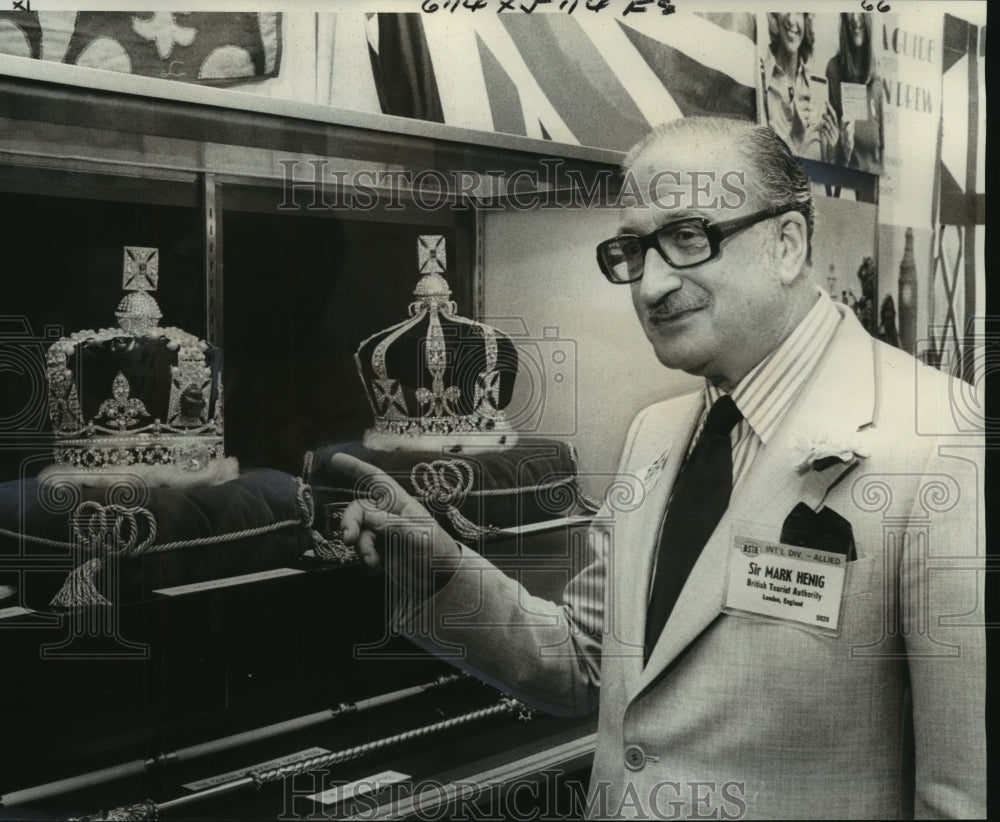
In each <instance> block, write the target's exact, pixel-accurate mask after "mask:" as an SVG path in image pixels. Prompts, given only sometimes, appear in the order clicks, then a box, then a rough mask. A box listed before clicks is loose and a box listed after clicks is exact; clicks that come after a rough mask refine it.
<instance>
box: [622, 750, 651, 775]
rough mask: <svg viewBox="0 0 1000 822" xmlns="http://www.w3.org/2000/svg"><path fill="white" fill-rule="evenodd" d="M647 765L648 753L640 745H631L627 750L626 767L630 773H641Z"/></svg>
mask: <svg viewBox="0 0 1000 822" xmlns="http://www.w3.org/2000/svg"><path fill="white" fill-rule="evenodd" d="M645 764H646V753H645V751H643V749H642V748H640V747H639V746H638V745H629V746H628V747H627V748H626V749H625V767H626V768H628V769H629V770H630V771H641V770H642V766H643V765H645Z"/></svg>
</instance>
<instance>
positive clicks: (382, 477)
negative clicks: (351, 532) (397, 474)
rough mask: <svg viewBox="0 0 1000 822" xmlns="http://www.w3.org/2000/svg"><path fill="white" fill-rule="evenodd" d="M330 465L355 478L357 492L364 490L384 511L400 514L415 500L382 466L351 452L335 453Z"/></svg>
mask: <svg viewBox="0 0 1000 822" xmlns="http://www.w3.org/2000/svg"><path fill="white" fill-rule="evenodd" d="M330 467H331V468H332V469H333V470H334V471H339V472H340V473H342V474H344V475H345V476H347V477H350V478H351V479H352V480H354V489H353V490H354V491H355V493H356V494H357V493H358V492H364V496H366V497H368V498H370V499H371V500H372V502H373V503H374V504H375V505H376V506H377V507H378V508H379V509H380V510H382V511H386V512H388V513H390V514H400V513H402V511H403V509H404V508H405V507H406V505H407V503H410V502H412V501H413V500H412V499H411V497H410V495H409V494H408V493H406V491H405V490H404V489H403V486H401V485H400V484H399V483H398V482H396V480H394V479H393V478H392V477H390V476H389V475H388V474H387V473H385V471H383V470H382V469H381V468H377V467H375V466H374V465H371V464H370V463H367V462H364V461H363V460H359V459H358V458H357V457H352V456H351V455H350V454H334V455H333V456H331V457H330Z"/></svg>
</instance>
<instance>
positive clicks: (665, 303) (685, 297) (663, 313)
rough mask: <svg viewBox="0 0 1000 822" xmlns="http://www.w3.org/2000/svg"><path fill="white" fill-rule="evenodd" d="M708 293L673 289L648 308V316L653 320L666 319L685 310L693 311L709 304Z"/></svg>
mask: <svg viewBox="0 0 1000 822" xmlns="http://www.w3.org/2000/svg"><path fill="white" fill-rule="evenodd" d="M708 302H709V298H708V294H707V293H706V292H704V291H697V292H688V291H684V290H683V289H681V290H680V291H671V292H670V293H669V294H664V295H663V296H662V297H660V299H659V300H657V301H656V302H655V303H653V305H651V306H650V307H649V308H647V309H646V316H647V317H648V318H649V319H650V320H653V321H654V322H655V321H656V320H665V319H669V318H670V317H672V316H674V315H676V314H680V313H681V312H683V311H692V310H694V309H696V308H704V307H705V306H706V305H708Z"/></svg>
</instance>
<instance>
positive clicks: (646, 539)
mask: <svg viewBox="0 0 1000 822" xmlns="http://www.w3.org/2000/svg"><path fill="white" fill-rule="evenodd" d="M702 397H703V392H701V391H696V392H694V393H692V394H690V395H688V396H686V397H682V398H681V399H679V400H677V403H678V404H679V407H678V408H676V410H675V413H674V414H673V415H672V416H671V418H670V419H669V420H668V421H667V424H666V425H665V426H663V427H662V428H661V429H660V439H661V440H662V442H663V444H664V448H665V449H666V451H665V453H664V454H663V455H662V456H661V457H660V458H661V459H663V460H664V463H663V468H662V469H661V470H660V471H659V473H658V474H657V475H656V476H655V477H652V478H650V479H649V480H648V481H645V482H644V484H643V490H644V493H645V494H646V498H645V499H644V500H643V503H642V505H641V506H639V508H637V509H636V510H635V511H634V512H633V513H630V514H628V515H625V516H622V517H620V518H619V520H618V525H617V526H616V529H615V541H616V544H617V545H618V546H619V547H618V549H617V550H618V551H619V557H620V561H619V562H616V563H615V565H616V567H617V569H618V573H619V575H620V579H621V586H620V588H618V590H617V597H618V602H620V603H622V607H620V608H618V609H616V610H617V611H618V613H620V614H621V618H622V620H623V624H622V636H623V638H624V639H625V641H626V642H629V643H630V644H632V645H633V646H635V647H634V651H635V653H634V655H632V654H630V659H631V669H632V670H631V674H632V675H631V677H630V680H631V681H633V682H634V681H635V680H636V679H638V677H639V674H640V673H641V672H642V649H643V636H644V633H645V630H646V599H647V593H648V592H649V582H650V577H651V576H652V573H653V562H654V560H655V558H656V554H657V550H658V548H659V541H660V528H661V526H662V523H663V517H664V516H665V515H666V511H667V500H668V499H669V498H670V491H671V489H672V488H673V486H674V481H675V480H676V478H677V472H678V471H679V469H680V466H681V463H682V462H683V461H684V455H685V453H686V451H687V446H688V442H689V440H690V438H691V433H692V431H693V430H694V427H695V425H696V424H697V422H698V418H699V416H700V415H701V411H702ZM640 470H641V468H640ZM640 479H642V478H641V477H640Z"/></svg>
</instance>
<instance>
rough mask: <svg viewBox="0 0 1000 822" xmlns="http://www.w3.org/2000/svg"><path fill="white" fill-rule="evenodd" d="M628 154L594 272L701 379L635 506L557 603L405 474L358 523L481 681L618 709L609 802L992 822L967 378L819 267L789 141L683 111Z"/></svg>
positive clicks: (644, 429)
mask: <svg viewBox="0 0 1000 822" xmlns="http://www.w3.org/2000/svg"><path fill="white" fill-rule="evenodd" d="M626 169H627V171H628V172H629V173H631V174H632V175H633V176H634V178H635V179H636V180H637V181H639V182H640V184H641V185H642V186H643V187H644V188H643V191H644V193H645V194H648V195H649V196H648V197H647V198H645V199H644V201H642V202H639V201H636V202H635V203H634V204H632V205H630V206H628V207H626V208H624V209H623V210H622V215H621V226H620V230H619V234H618V235H617V236H616V237H614V238H612V239H611V240H608V241H606V242H604V243H601V245H600V246H599V248H598V260H599V263H600V266H601V268H602V270H603V271H604V273H605V275H606V276H607V278H608V279H610V280H611V281H612V282H624V283H629V284H630V288H631V290H632V298H633V302H634V305H635V309H636V311H637V313H638V316H639V320H640V322H641V323H642V326H643V328H644V330H645V332H646V335H647V336H648V338H649V340H650V342H651V343H652V345H653V348H654V350H655V352H656V355H657V356H658V358H659V359H660V361H661V362H662V363H663V364H664V365H666V366H667V367H669V368H680V369H683V370H684V371H687V372H689V373H692V374H697V375H700V376H703V377H705V387H704V389H702V390H700V391H698V392H696V393H693V394H690V395H687V396H682V397H678V398H674V399H669V400H666V401H664V402H661V403H658V404H656V405H653V406H650V407H649V408H646V409H645V410H644V411H642V412H641V413H640V414H639V415H638V416H637V417H636V419H635V421H634V422H633V423H632V426H631V428H630V430H629V433H628V436H627V440H626V443H625V448H624V452H623V455H622V458H621V462H620V467H619V475H620V477H621V480H622V482H625V483H631V489H632V491H633V494H632V497H633V498H632V499H631V501H630V502H629V504H628V505H618V506H617V508H618V509H619V510H615V509H616V506H615V501H614V499H613V498H612V497H611V496H610V495H609V501H608V502H606V503H605V506H604V508H603V509H602V510H601V511H600V512H599V513H598V515H597V517H596V518H595V520H594V524H593V526H592V528H591V532H590V535H589V550H590V555H589V558H588V564H587V565H586V567H584V568H583V569H582V570H581V571H580V572H579V573H578V574H577V575H576V576H575V577H574V578H573V580H572V581H571V582H570V584H569V585H568V587H567V589H566V591H565V593H564V596H563V601H562V602H561V603H559V604H556V603H552V602H548V601H544V600H541V599H539V598H537V597H533V596H531V595H530V594H529V593H528V592H527V591H526V590H525V589H524V588H522V587H521V586H520V585H519V584H518V583H517V582H516V581H515V580H513V579H511V578H510V577H508V576H506V575H505V574H504V573H502V572H501V571H499V570H498V569H496V568H495V567H494V566H493V565H492V564H491V563H489V562H488V561H487V560H485V559H484V558H482V557H480V556H479V555H477V554H476V553H475V552H473V551H472V550H470V549H469V548H467V547H465V546H461V545H457V544H456V543H455V542H453V541H452V540H451V539H450V538H449V537H448V536H447V535H445V534H444V533H443V532H442V531H441V530H440V529H439V528H437V527H436V526H434V525H433V521H432V520H430V518H429V517H428V515H427V513H426V511H424V509H423V508H421V506H420V505H419V504H418V503H417V502H415V501H414V500H412V499H411V498H409V497H407V496H406V495H405V493H404V492H403V491H402V490H401V489H399V488H398V487H395V488H394V494H393V496H392V499H391V501H389V502H387V503H386V504H384V505H382V506H376V505H373V504H372V503H370V502H367V503H361V502H357V503H353V504H352V506H351V507H350V508H349V509H348V511H347V513H346V514H345V517H344V537H345V540H346V541H347V542H348V543H350V544H353V545H355V547H356V550H357V551H358V553H359V555H360V556H361V558H362V561H364V562H365V563H366V564H368V565H370V566H372V567H379V566H381V565H384V566H385V567H386V570H387V572H388V573H389V574H390V575H391V576H392V577H393V579H394V580H395V581H396V583H397V585H398V586H399V588H400V589H401V590H402V591H403V592H404V593H405V597H404V599H405V602H404V603H403V606H402V607H401V608H400V611H399V613H398V615H397V617H398V624H399V625H400V627H401V628H402V629H403V630H404V631H408V632H409V633H410V635H411V636H412V638H413V639H414V641H416V642H417V643H419V644H421V645H422V646H424V647H427V648H429V649H431V650H435V649H447V650H448V651H451V652H453V651H454V649H455V648H456V647H459V648H461V649H462V652H463V654H464V657H463V659H462V660H461V661H460V662H459V663H457V664H459V665H460V666H461V667H462V668H465V669H467V670H470V671H472V672H474V673H476V674H477V675H479V676H481V677H483V678H486V679H487V680H489V681H491V682H493V683H495V684H497V685H498V686H499V687H502V688H503V689H504V690H508V691H511V692H513V693H514V694H515V695H517V696H519V697H521V698H522V699H524V700H526V701H528V702H529V703H531V704H534V705H537V706H540V707H542V708H545V709H548V710H550V711H553V712H559V713H572V712H577V713H580V712H586V711H591V710H593V709H594V708H595V707H597V706H598V705H599V728H598V735H597V743H596V750H595V759H594V766H593V773H592V778H591V785H590V796H589V807H588V811H589V812H590V813H591V814H593V815H596V816H601V817H612V816H622V817H629V816H631V817H645V818H674V819H676V818H685V817H689V816H695V817H700V818H738V817H746V818H753V817H769V818H813V817H867V818H890V817H891V818H895V817H910V816H914V815H915V816H918V817H941V816H963V817H976V816H982V815H984V814H985V779H986V777H985V770H986V766H985V741H984V736H985V730H984V699H985V663H984V632H983V613H982V607H983V603H982V596H983V572H982V565H983V563H982V556H981V555H982V545H983V498H982V495H983V483H982V453H983V443H982V436H981V434H977V433H976V425H975V420H971V421H970V420H969V419H966V418H967V417H970V418H971V417H972V416H974V415H972V414H970V413H968V409H969V408H970V405H971V404H970V402H969V400H968V398H967V396H966V393H967V392H966V389H967V388H968V387H967V386H964V384H960V383H957V382H955V381H953V380H951V379H949V378H948V377H946V376H944V375H943V374H941V373H940V372H937V371H934V370H932V369H928V368H926V367H924V366H922V365H920V364H918V363H917V362H916V361H915V360H914V359H913V358H912V357H910V356H908V355H907V354H904V353H902V352H900V351H898V350H897V349H895V348H892V347H889V346H887V345H885V344H883V343H880V342H878V341H876V340H874V339H873V338H872V337H870V336H869V335H868V334H867V333H866V332H865V331H864V330H863V329H862V327H861V326H860V324H859V323H858V322H857V320H856V319H855V317H854V316H853V314H852V313H851V312H850V311H848V310H846V307H845V306H842V305H840V304H837V303H834V302H833V301H831V300H830V298H829V297H828V296H827V295H826V294H825V293H823V292H820V291H818V289H817V288H816V287H815V286H814V285H813V284H812V280H811V275H810V272H809V263H808V259H809V252H810V245H811V238H812V228H813V204H812V198H811V194H810V184H809V180H808V179H807V178H806V175H805V173H804V171H803V170H802V168H801V166H800V165H799V163H798V162H797V161H796V160H795V159H794V158H793V157H792V156H791V154H790V152H789V151H788V149H787V147H786V146H785V145H784V143H782V142H781V141H780V139H778V138H777V137H776V136H775V135H774V133H773V132H772V131H770V130H769V129H767V128H764V127H760V126H750V125H748V124H743V123H735V122H732V121H721V120H696V119H687V120H681V121H677V122H675V123H670V124H668V125H666V126H664V127H661V128H660V129H658V130H657V131H656V132H654V133H653V135H652V136H651V137H650V138H649V139H648V140H646V141H644V142H643V143H642V144H640V145H639V146H638V147H637V148H636V149H635V150H633V152H632V153H631V154H630V156H629V157H628V159H627V161H626ZM691 172H699V173H698V174H696V175H694V176H693V177H692V175H691ZM737 183H738V184H737ZM647 184H648V185H647ZM581 287H586V286H585V285H582V286H581ZM609 387H610V386H609ZM716 407H718V408H719V409H723V408H725V409H726V411H725V412H723V411H721V410H720V411H719V412H713V410H714V409H715V408H716ZM734 408H735V409H736V410H735V413H734V412H733V409H734ZM724 416H725V417H728V420H727V421H725V422H724V424H722V425H721V428H720V423H719V420H720V419H722V417H724ZM720 442H721V443H723V446H721V447H720V446H719V443H720ZM338 460H339V461H340V465H339V466H338V467H339V468H341V469H342V470H350V471H353V472H354V474H355V475H356V476H357V477H358V478H359V481H362V482H368V481H370V480H371V479H372V478H373V477H375V478H377V479H379V480H380V481H381V482H383V483H385V482H389V480H388V478H386V477H384V475H383V476H380V477H379V476H378V475H377V474H376V473H375V469H372V468H370V467H369V466H364V465H363V464H359V463H356V462H352V461H351V460H350V459H349V458H344V457H338ZM720 466H721V467H722V469H723V470H724V471H725V472H726V474H725V479H722V480H720V479H719V476H720V475H719V474H718V471H719V470H720ZM711 509H716V510H714V511H713V510H711ZM394 529H402V530H406V531H409V532H411V533H412V532H414V531H415V530H416V531H420V530H421V529H423V533H424V534H425V535H426V536H427V537H428V538H427V539H424V540H423V541H420V540H418V541H417V543H413V542H411V544H418V545H420V546H421V547H420V548H419V549H413V550H411V551H410V552H409V553H407V554H406V557H405V559H404V558H403V557H401V556H399V555H394V554H392V553H391V552H390V553H389V554H386V552H385V550H384V545H385V544H386V541H385V539H384V538H385V535H386V533H387V532H391V531H393V530H394ZM803 555H804V556H806V557H807V558H808V559H809V561H810V562H811V563H812V564H809V565H806V566H802V565H799V564H797V563H799V562H800V560H801V557H802V556H803ZM432 567H433V568H434V569H437V570H438V571H441V570H442V569H443V570H444V572H445V573H444V575H443V576H441V575H440V574H439V575H437V576H435V577H434V578H435V579H436V580H437V582H436V584H429V583H428V580H429V579H430V578H431V577H430V574H429V572H428V569H429V568H432ZM803 568H806V571H807V573H806V574H805V576H800V575H799V574H800V572H801V571H802V569H803ZM755 569H756V570H755ZM762 571H763V573H762ZM814 572H815V573H814Z"/></svg>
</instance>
